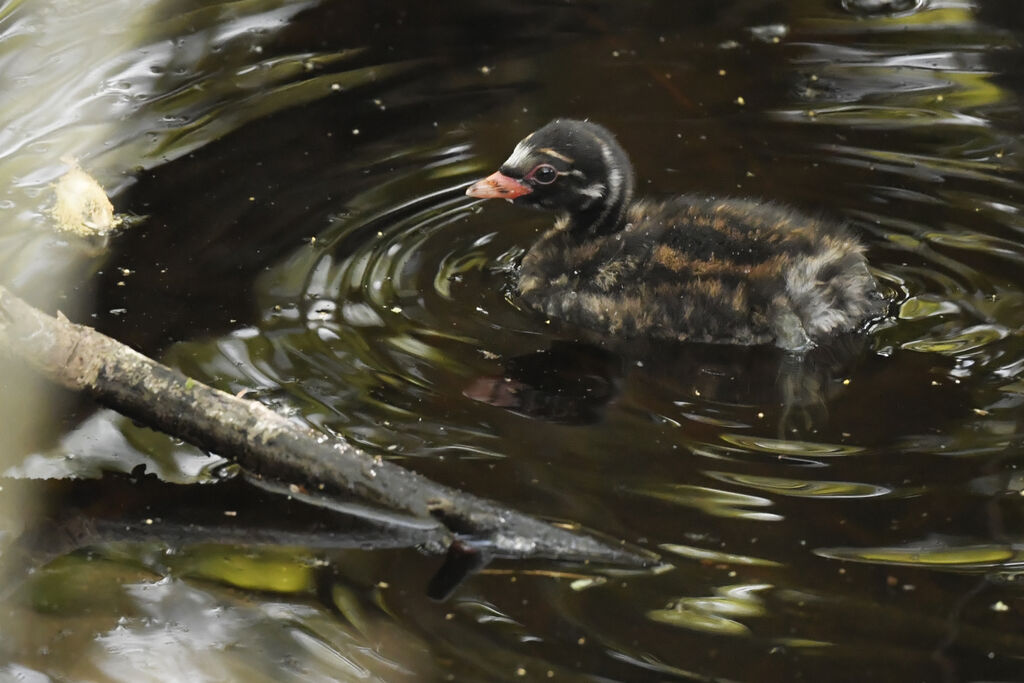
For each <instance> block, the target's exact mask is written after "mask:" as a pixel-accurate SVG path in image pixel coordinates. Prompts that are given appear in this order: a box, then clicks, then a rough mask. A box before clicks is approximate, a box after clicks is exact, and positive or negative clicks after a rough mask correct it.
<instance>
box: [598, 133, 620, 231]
mask: <svg viewBox="0 0 1024 683" xmlns="http://www.w3.org/2000/svg"><path fill="white" fill-rule="evenodd" d="M594 139H595V140H597V144H599V145H600V146H601V160H602V161H604V166H605V168H606V169H608V197H607V198H606V199H605V202H604V211H602V212H601V215H600V216H598V217H597V220H596V221H594V225H601V224H602V223H604V220H605V219H606V218H608V214H609V213H611V211H612V209H617V208H618V203H619V200H620V194H621V192H622V171H621V170H620V169H619V168H618V167H616V166H615V156H614V155H613V154H612V148H611V147H609V146H608V145H606V144H605V143H604V140H601V139H600V138H597V137H596V136H595V138H594Z"/></svg>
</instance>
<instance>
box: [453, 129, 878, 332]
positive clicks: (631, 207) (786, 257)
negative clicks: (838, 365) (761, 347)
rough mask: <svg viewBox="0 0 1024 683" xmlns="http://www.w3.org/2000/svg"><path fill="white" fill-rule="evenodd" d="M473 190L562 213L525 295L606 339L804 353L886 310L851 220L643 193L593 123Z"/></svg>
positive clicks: (527, 149)
mask: <svg viewBox="0 0 1024 683" xmlns="http://www.w3.org/2000/svg"><path fill="white" fill-rule="evenodd" d="M466 194H468V195H469V196H471V197H478V198H502V199H508V200H510V201H512V202H514V203H516V204H526V205H531V206H538V207H542V208H545V209H555V210H558V211H561V212H562V214H563V215H562V216H561V217H560V218H559V219H558V220H557V221H556V222H555V225H554V227H552V228H551V229H549V230H548V231H547V232H546V233H545V234H544V235H543V236H542V237H541V238H540V239H539V240H538V241H537V242H536V243H535V244H534V245H533V247H531V248H530V250H529V251H528V252H527V253H526V255H525V256H524V257H523V261H522V266H521V268H520V271H519V278H518V282H517V287H518V290H519V294H520V295H521V297H522V300H523V301H524V302H525V303H526V304H527V305H529V306H530V307H532V308H535V309H537V310H539V311H541V312H543V313H544V314H546V315H547V316H549V317H551V318H555V319H560V320H564V321H566V322H568V323H570V324H572V325H575V326H578V327H583V328H588V329H591V330H594V331H597V332H599V333H601V334H604V335H610V336H614V337H620V338H623V337H624V338H630V337H634V338H635V337H653V338H668V339H678V340H689V341H698V342H711V343H724V344H743V345H753V344H769V343H772V344H775V345H777V346H779V347H782V348H784V349H789V350H794V351H800V350H805V349H807V348H810V347H811V346H813V345H814V344H815V343H816V342H821V341H823V340H825V339H827V338H828V337H830V336H832V335H835V334H839V333H842V332H848V331H851V330H854V329H857V328H858V327H859V326H860V325H861V324H863V323H864V322H865V321H867V320H868V319H870V318H872V317H876V316H878V315H881V313H882V312H883V311H884V308H885V306H884V302H883V299H882V297H881V295H880V294H879V293H878V289H877V286H876V283H875V281H874V278H873V277H872V276H871V273H870V272H869V271H868V268H867V263H866V261H865V259H864V255H863V252H864V249H863V247H862V246H861V245H860V244H859V243H858V242H857V241H856V240H855V239H854V238H853V237H851V236H850V235H849V234H847V232H846V231H845V230H844V229H843V228H842V227H841V226H838V225H834V224H831V223H829V222H826V221H823V220H820V219H817V218H813V217H810V216H805V215H803V214H800V213H798V212H796V211H794V210H793V209H789V208H786V207H783V206H778V205H775V204H763V203H758V202H754V201H751V200H745V199H715V198H711V197H700V196H693V195H683V196H679V197H673V198H671V199H667V200H662V201H655V200H650V199H641V200H636V201H634V200H633V170H632V167H631V165H630V162H629V158H628V157H627V156H626V153H625V151H624V150H623V149H622V147H621V146H620V145H619V144H618V142H617V141H616V140H615V137H614V136H613V135H612V134H611V133H610V132H609V131H608V130H607V129H606V128H604V127H602V126H599V125H597V124H595V123H591V122H589V121H574V120H568V119H556V120H554V121H552V122H551V123H549V124H547V125H546V126H544V127H543V128H540V129H539V130H537V131H535V132H534V133H532V134H530V135H528V136H527V137H526V138H524V139H523V140H522V141H521V142H520V143H519V144H518V145H516V148H515V150H514V151H513V152H512V155H511V156H510V157H509V158H508V159H507V160H506V161H505V163H504V164H502V165H501V168H500V170H499V171H497V172H496V173H494V174H492V175H490V176H488V177H487V178H484V179H483V180H480V181H479V182H477V183H475V184H474V185H472V186H471V187H470V188H469V189H468V190H466Z"/></svg>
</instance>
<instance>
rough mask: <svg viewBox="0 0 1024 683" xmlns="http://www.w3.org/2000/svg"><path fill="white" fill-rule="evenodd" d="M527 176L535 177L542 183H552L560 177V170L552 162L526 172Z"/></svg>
mask: <svg viewBox="0 0 1024 683" xmlns="http://www.w3.org/2000/svg"><path fill="white" fill-rule="evenodd" d="M526 177H527V178H533V179H534V180H535V181H537V182H538V183H540V184H541V185H550V184H551V183H553V182H555V178H557V177H558V171H556V170H555V167H554V166H552V165H551V164H541V165H540V166H537V167H536V168H534V169H533V170H532V171H530V172H529V173H527V174H526Z"/></svg>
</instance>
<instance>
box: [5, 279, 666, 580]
mask: <svg viewBox="0 0 1024 683" xmlns="http://www.w3.org/2000/svg"><path fill="white" fill-rule="evenodd" d="M2 348H6V349H7V350H8V351H10V352H11V353H13V354H15V355H16V356H18V357H19V358H21V359H23V360H24V361H26V362H27V363H29V364H30V365H32V366H33V367H34V368H35V369H36V370H38V371H39V372H40V373H42V374H43V375H44V376H46V377H47V378H48V379H50V380H51V381H53V382H56V383H58V384H61V385H63V386H65V387H68V388H69V389H72V390H74V391H81V392H85V393H88V394H90V395H92V396H93V397H95V398H96V400H98V401H99V402H100V403H102V404H104V405H106V406H109V407H110V408H113V409H114V410H117V411H118V412H120V413H121V414H123V415H125V416H127V417H129V418H131V419H133V420H136V421H138V422H140V423H142V424H145V425H146V426H148V427H150V428H152V429H157V430H159V431H162V432H165V433H167V434H170V435H171V436H174V437H177V438H180V439H184V440H185V441H188V442H189V443H191V444H193V445H195V446H197V447H198V448H201V449H203V450H206V451H209V452H214V453H218V454H220V455H222V456H224V457H226V458H229V459H231V460H233V461H235V462H237V463H238V464H239V465H241V467H242V468H243V469H244V470H245V471H246V472H247V473H248V475H249V476H250V477H251V478H252V479H253V481H254V482H256V483H259V484H260V485H262V486H264V487H265V488H267V489H269V490H272V491H279V492H282V493H287V494H288V495H292V496H294V497H296V498H298V499H300V500H303V501H305V502H307V503H311V504H314V505H319V506H321V507H326V508H331V509H335V510H341V511H346V512H350V513H353V514H360V515H363V516H366V517H370V518H372V519H375V520H377V521H384V522H389V523H392V524H396V525H400V526H407V527H409V526H411V527H413V528H416V527H419V528H420V529H421V530H422V532H423V539H424V547H425V548H426V549H427V550H429V551H432V552H438V553H439V552H443V551H446V550H447V549H448V547H449V546H450V545H451V544H452V543H453V542H454V540H455V537H456V536H457V535H458V536H461V537H462V538H461V545H465V544H468V545H470V546H474V547H477V548H479V549H481V550H483V551H484V552H486V553H487V554H488V555H489V556H491V557H509V558H544V559H549V560H564V561H574V562H596V563H607V564H613V565H619V566H628V567H645V566H650V565H652V564H654V563H656V562H657V559H658V558H657V556H656V555H653V554H650V553H647V552H645V551H643V550H640V549H636V548H629V547H626V545H625V544H624V543H621V544H616V543H610V542H607V541H604V540H601V539H598V538H597V537H594V536H591V535H589V534H587V533H584V532H581V531H579V530H576V529H570V528H565V527H561V526H555V525H552V524H549V523H547V522H543V521H541V520H538V519H535V518H533V517H530V516H528V515H524V514H522V513H520V512H517V511H515V510H512V509H510V508H507V507H504V506H502V505H499V504H498V503H495V502H493V501H489V500H485V499H483V498H479V497H477V496H474V495H472V494H469V493H466V492H463V491H460V490H458V489H454V488H451V487H448V486H444V485H442V484H438V483H437V482H434V481H432V480H430V479H427V478H426V477H424V476H422V475H420V474H417V473H415V472H412V471H410V470H407V469H405V468H403V467H400V466H399V465H396V464H394V463H391V462H388V461H385V460H383V459H382V458H380V457H379V456H377V457H375V456H371V455H369V454H368V453H365V452H363V451H361V450H359V449H358V448H355V447H354V446H352V445H350V444H348V443H345V442H342V441H339V440H336V439H333V438H330V437H328V436H326V435H324V434H322V433H319V432H316V431H314V430H313V429H311V428H309V427H307V426H305V425H303V424H299V423H297V422H294V421H291V420H288V419H287V418H285V417H282V416H281V415H278V414H277V413H275V412H274V411H273V410H271V409H270V408H268V407H267V406H265V405H263V404H262V403H259V402H257V401H251V400H246V399H242V398H238V397H235V396H232V395H231V394H228V393H225V392H223V391H220V390H218V389H214V388H212V387H209V386H207V385H205V384H202V383H201V382H197V381H195V380H193V379H191V378H188V377H186V376H185V375H183V374H182V373H181V372H179V371H178V370H175V369H172V368H169V367H167V366H165V365H161V364H160V363H157V362H155V361H153V360H151V359H150V358H147V357H145V356H143V355H142V354H140V353H138V352H136V351H134V350H132V349H131V348H129V347H127V346H125V345H124V344H122V343H120V342H118V341H116V340H114V339H112V338H110V337H107V336H106V335H104V334H101V333H99V332H97V331H96V330H93V329H92V328H89V327H86V326H83V325H76V324H74V323H72V322H70V321H69V320H68V319H67V318H65V317H64V316H63V315H60V314H58V317H52V316H50V315H47V314H46V313H43V312H42V311H39V310H38V309H36V308H33V307H32V306H30V305H29V304H27V303H26V302H25V301H23V300H21V299H20V298H18V297H17V296H15V295H14V294H12V293H11V292H10V291H8V290H7V289H5V288H3V287H0V349H2ZM439 531H441V532H444V533H443V534H441V535H440V536H439V534H438V532H439ZM439 539H443V540H439Z"/></svg>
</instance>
